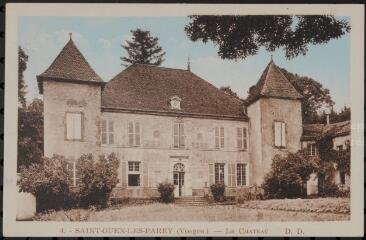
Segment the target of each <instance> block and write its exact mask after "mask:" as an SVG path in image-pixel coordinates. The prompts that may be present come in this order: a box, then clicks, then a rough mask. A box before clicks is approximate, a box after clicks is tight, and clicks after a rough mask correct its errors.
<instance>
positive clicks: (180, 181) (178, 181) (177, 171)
mask: <svg viewBox="0 0 366 240" xmlns="http://www.w3.org/2000/svg"><path fill="white" fill-rule="evenodd" d="M173 180H174V185H175V190H174V196H176V197H181V196H183V195H184V164H182V163H176V164H174V167H173Z"/></svg>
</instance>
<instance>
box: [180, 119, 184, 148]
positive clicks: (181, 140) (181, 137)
mask: <svg viewBox="0 0 366 240" xmlns="http://www.w3.org/2000/svg"><path fill="white" fill-rule="evenodd" d="M184 140H185V135H184V123H179V147H184V146H185V141H184Z"/></svg>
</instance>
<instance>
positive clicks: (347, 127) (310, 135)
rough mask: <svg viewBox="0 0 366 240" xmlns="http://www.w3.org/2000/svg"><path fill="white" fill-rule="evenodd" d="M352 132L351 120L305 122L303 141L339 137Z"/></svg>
mask: <svg viewBox="0 0 366 240" xmlns="http://www.w3.org/2000/svg"><path fill="white" fill-rule="evenodd" d="M350 134H351V121H344V122H338V123H331V124H329V125H326V124H304V125H303V136H302V138H301V139H302V140H303V141H307V140H308V141H310V140H312V141H316V140H318V139H321V138H325V137H330V138H334V137H339V136H344V135H350Z"/></svg>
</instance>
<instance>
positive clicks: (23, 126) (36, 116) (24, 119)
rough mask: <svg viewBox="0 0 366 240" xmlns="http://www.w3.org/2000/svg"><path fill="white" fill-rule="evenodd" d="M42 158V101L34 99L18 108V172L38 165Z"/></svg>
mask: <svg viewBox="0 0 366 240" xmlns="http://www.w3.org/2000/svg"><path fill="white" fill-rule="evenodd" d="M42 156H43V101H42V100H40V99H35V100H33V102H32V103H31V104H29V106H25V107H21V108H18V170H19V168H20V166H25V167H27V166H30V165H31V164H32V163H38V162H39V161H40V160H41V158H42Z"/></svg>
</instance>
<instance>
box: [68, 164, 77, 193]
mask: <svg viewBox="0 0 366 240" xmlns="http://www.w3.org/2000/svg"><path fill="white" fill-rule="evenodd" d="M66 164H67V166H66V168H67V171H68V172H72V177H71V178H70V179H71V180H72V187H74V188H75V187H77V186H78V183H77V182H78V180H80V178H79V177H77V172H78V170H77V167H76V161H68V162H66ZM70 165H72V167H71V170H70V167H69V166H70Z"/></svg>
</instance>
